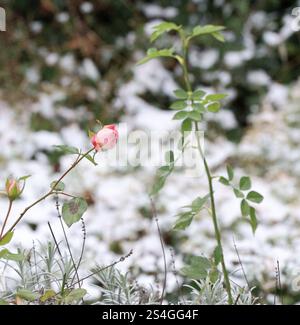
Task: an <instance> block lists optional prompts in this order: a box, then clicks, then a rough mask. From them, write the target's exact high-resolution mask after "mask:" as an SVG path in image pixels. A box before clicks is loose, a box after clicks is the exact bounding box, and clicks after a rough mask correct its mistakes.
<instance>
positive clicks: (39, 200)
mask: <svg viewBox="0 0 300 325" xmlns="http://www.w3.org/2000/svg"><path fill="white" fill-rule="evenodd" d="M93 150H94V148H92V149H90V150H88V151H87V152H86V153H85V154H83V155H82V156H80V157H79V158H77V159H76V160H75V162H74V163H73V164H72V165H71V167H70V168H68V169H67V170H66V171H65V172H64V173H63V174H62V175H61V177H60V178H59V179H58V180H57V181H56V182H55V183H54V185H53V186H52V188H51V190H50V191H49V192H47V193H46V194H45V195H43V196H42V197H40V198H39V199H37V200H36V201H34V202H33V203H32V204H30V205H29V206H28V207H26V208H25V209H24V210H23V212H22V213H21V214H20V216H19V217H18V219H17V220H16V221H15V222H14V223H13V225H12V226H11V227H10V228H9V229H8V230H7V231H6V232H5V234H4V235H3V236H2V234H1V236H0V240H1V239H2V238H4V237H5V236H6V235H7V234H8V233H9V232H11V231H13V230H14V228H15V227H16V225H17V224H18V223H19V222H20V221H21V220H22V218H23V217H24V215H25V214H26V213H27V212H28V211H29V210H30V209H31V208H33V207H34V206H36V205H37V204H38V203H40V202H41V201H43V200H45V199H46V198H47V197H48V196H50V195H52V194H53V193H54V192H55V191H56V190H55V187H56V186H57V185H58V184H59V182H61V181H62V180H63V178H65V176H67V175H68V174H69V172H70V171H71V170H73V169H74V168H75V167H76V166H77V165H78V164H79V163H80V162H81V160H82V159H84V158H85V157H86V156H87V155H89V154H90V153H91V152H92V151H93ZM2 228H3V227H2Z"/></svg>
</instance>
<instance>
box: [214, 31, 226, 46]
mask: <svg viewBox="0 0 300 325" xmlns="http://www.w3.org/2000/svg"><path fill="white" fill-rule="evenodd" d="M211 35H212V36H213V37H214V38H215V39H217V40H218V41H220V42H222V43H224V42H225V38H224V35H223V34H221V33H220V32H215V33H212V34H211Z"/></svg>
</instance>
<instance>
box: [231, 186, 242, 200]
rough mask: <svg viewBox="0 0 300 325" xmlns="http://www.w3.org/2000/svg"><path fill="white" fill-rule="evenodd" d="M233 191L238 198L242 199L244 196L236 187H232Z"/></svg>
mask: <svg viewBox="0 0 300 325" xmlns="http://www.w3.org/2000/svg"><path fill="white" fill-rule="evenodd" d="M233 193H234V195H235V196H236V197H237V198H238V199H243V198H244V197H245V195H244V193H243V192H241V191H240V190H239V189H238V188H234V189H233Z"/></svg>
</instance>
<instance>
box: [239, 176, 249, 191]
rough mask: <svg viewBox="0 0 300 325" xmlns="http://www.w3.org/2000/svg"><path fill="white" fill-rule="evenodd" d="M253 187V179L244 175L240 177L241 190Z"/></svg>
mask: <svg viewBox="0 0 300 325" xmlns="http://www.w3.org/2000/svg"><path fill="white" fill-rule="evenodd" d="M250 188H251V179H250V177H248V176H243V177H241V179H240V190H242V191H248V190H250Z"/></svg>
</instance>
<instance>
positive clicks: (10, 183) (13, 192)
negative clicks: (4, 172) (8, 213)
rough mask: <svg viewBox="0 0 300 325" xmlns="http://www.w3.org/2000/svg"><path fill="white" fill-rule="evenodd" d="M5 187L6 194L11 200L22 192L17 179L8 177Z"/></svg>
mask: <svg viewBox="0 0 300 325" xmlns="http://www.w3.org/2000/svg"><path fill="white" fill-rule="evenodd" d="M5 188H6V194H7V196H8V198H9V199H10V200H11V201H14V200H15V199H17V198H18V197H19V196H20V195H21V193H22V189H21V188H20V184H19V182H18V180H16V179H14V178H8V179H7V180H6V184H5Z"/></svg>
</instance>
